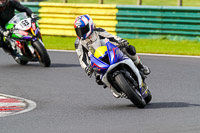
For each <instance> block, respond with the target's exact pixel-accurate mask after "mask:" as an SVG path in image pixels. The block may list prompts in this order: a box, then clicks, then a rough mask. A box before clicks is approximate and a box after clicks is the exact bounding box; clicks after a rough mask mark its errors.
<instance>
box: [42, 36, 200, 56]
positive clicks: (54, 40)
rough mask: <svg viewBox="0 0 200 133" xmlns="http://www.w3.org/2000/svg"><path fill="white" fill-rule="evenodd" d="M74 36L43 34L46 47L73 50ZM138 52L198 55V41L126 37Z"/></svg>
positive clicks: (199, 46)
mask: <svg viewBox="0 0 200 133" xmlns="http://www.w3.org/2000/svg"><path fill="white" fill-rule="evenodd" d="M75 39H76V38H75V37H57V36H43V41H44V44H45V46H46V48H47V49H58V50H75V48H74V41H75ZM127 40H128V41H129V43H130V44H131V45H134V46H135V47H136V50H137V52H138V53H154V54H175V55H196V56H200V42H197V41H173V40H162V39H127Z"/></svg>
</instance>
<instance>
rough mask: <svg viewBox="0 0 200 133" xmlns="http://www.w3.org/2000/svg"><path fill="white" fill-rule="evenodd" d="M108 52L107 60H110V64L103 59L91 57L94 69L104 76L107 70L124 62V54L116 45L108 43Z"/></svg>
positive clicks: (106, 54) (106, 53)
mask: <svg viewBox="0 0 200 133" xmlns="http://www.w3.org/2000/svg"><path fill="white" fill-rule="evenodd" d="M106 46H107V52H105V54H104V56H103V57H105V58H109V63H106V62H104V61H102V57H101V58H96V57H95V56H94V55H93V54H92V55H91V56H90V60H91V65H92V68H93V69H94V70H95V69H96V70H97V72H99V73H100V74H104V73H105V72H106V71H107V69H108V68H109V67H110V66H111V65H112V64H115V63H117V62H119V61H122V60H123V59H124V58H123V56H124V54H123V52H122V51H121V50H120V49H119V48H118V47H117V46H115V45H114V44H112V43H110V42H109V41H108V42H106Z"/></svg>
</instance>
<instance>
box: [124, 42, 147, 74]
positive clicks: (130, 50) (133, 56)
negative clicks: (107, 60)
mask: <svg viewBox="0 0 200 133" xmlns="http://www.w3.org/2000/svg"><path fill="white" fill-rule="evenodd" d="M122 51H123V52H124V54H126V55H127V56H128V57H129V58H130V59H131V60H132V61H133V62H134V64H135V65H136V66H137V68H138V69H139V71H141V72H143V73H144V74H145V75H148V74H150V73H151V71H150V69H149V68H148V67H147V66H145V65H143V64H142V62H141V61H140V58H139V56H138V55H137V54H136V49H135V47H134V46H132V45H129V46H127V47H125V48H124V49H122Z"/></svg>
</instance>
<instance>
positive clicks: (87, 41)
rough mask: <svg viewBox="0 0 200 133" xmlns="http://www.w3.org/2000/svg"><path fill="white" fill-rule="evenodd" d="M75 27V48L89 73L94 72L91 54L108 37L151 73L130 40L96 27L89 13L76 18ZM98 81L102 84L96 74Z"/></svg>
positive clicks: (82, 65)
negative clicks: (130, 43)
mask: <svg viewBox="0 0 200 133" xmlns="http://www.w3.org/2000/svg"><path fill="white" fill-rule="evenodd" d="M74 28H75V31H76V35H77V39H76V41H75V48H76V52H77V55H78V58H79V62H80V64H81V67H82V68H83V69H84V70H85V72H86V73H87V74H88V76H89V75H91V74H92V73H93V69H92V67H91V65H90V57H89V56H90V54H92V53H94V50H95V49H96V48H98V47H99V46H101V45H102V42H103V41H102V40H103V39H105V38H107V39H109V41H110V42H111V43H113V44H114V45H116V46H118V47H120V48H121V49H122V51H123V53H124V54H125V55H127V56H128V57H129V58H131V59H132V61H133V62H134V63H135V65H136V66H137V67H138V69H139V70H140V71H142V72H143V73H144V74H145V75H148V74H150V69H149V68H148V67H147V66H145V65H143V64H142V62H141V61H140V58H139V56H138V55H137V54H136V50H135V47H134V46H132V45H128V44H129V43H128V41H127V40H125V39H122V38H120V37H118V36H114V35H112V34H110V33H108V32H107V31H105V30H104V29H102V28H96V27H95V25H94V22H93V20H92V18H91V17H90V16H89V15H81V16H79V17H77V18H76V19H75V22H74ZM95 76H96V82H97V84H99V85H102V84H103V83H102V82H101V79H100V76H99V75H98V74H95Z"/></svg>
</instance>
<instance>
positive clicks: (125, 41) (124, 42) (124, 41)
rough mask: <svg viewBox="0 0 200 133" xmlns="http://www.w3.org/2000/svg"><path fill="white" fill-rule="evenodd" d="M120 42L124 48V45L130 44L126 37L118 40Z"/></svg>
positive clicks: (120, 45)
mask: <svg viewBox="0 0 200 133" xmlns="http://www.w3.org/2000/svg"><path fill="white" fill-rule="evenodd" d="M118 44H119V47H120V48H124V47H127V46H128V44H129V42H128V41H127V40H125V39H121V40H119V41H118Z"/></svg>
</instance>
